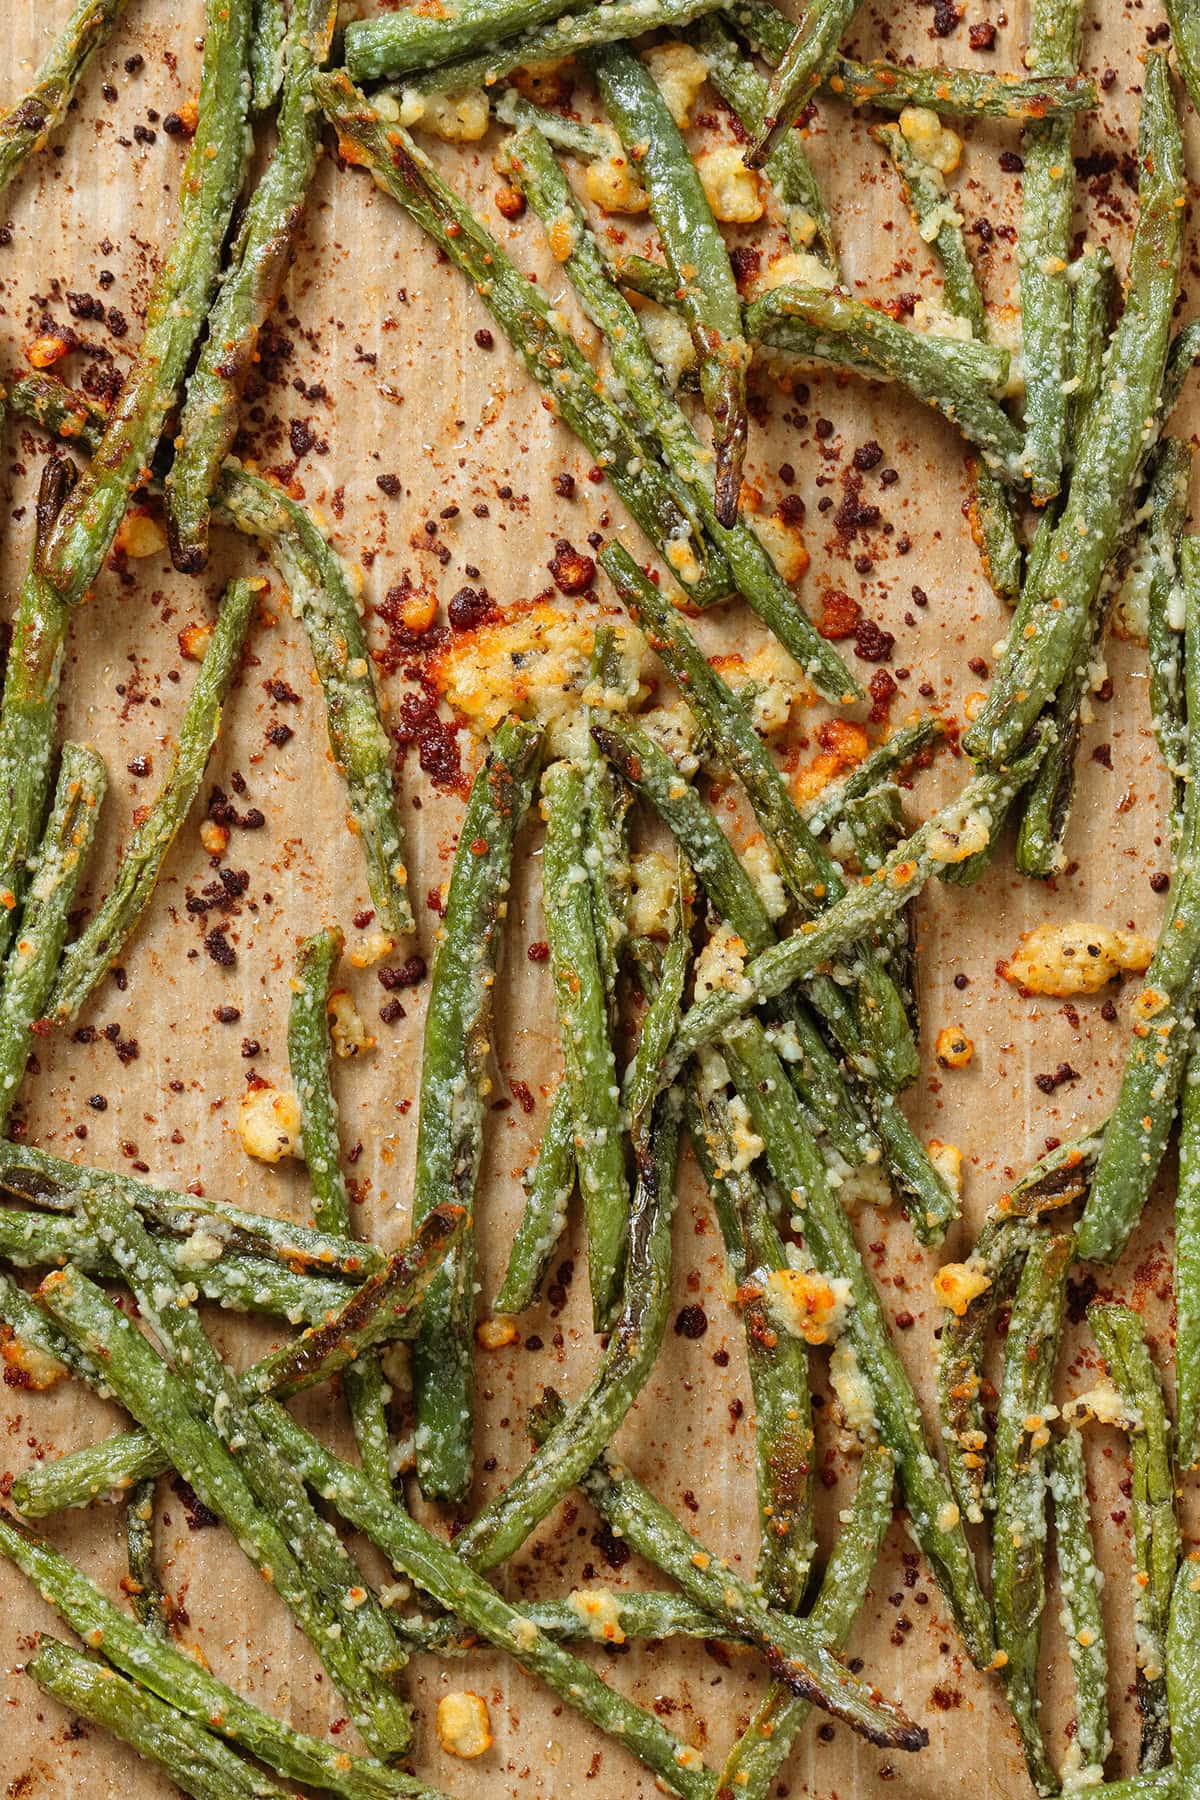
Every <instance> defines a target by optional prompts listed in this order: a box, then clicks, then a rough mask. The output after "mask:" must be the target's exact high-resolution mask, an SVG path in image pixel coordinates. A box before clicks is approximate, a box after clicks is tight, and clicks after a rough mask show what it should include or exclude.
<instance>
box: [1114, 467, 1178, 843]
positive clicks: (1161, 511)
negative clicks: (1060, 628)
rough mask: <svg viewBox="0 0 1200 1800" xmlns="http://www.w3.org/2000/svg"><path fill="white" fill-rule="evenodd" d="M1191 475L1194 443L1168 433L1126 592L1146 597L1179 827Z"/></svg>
mask: <svg viewBox="0 0 1200 1800" xmlns="http://www.w3.org/2000/svg"><path fill="white" fill-rule="evenodd" d="M1191 475H1192V451H1191V446H1190V445H1189V444H1185V443H1184V442H1183V440H1182V439H1181V438H1175V437H1165V438H1163V440H1162V442H1161V443H1160V444H1159V445H1158V448H1157V450H1156V451H1155V454H1154V458H1153V462H1152V470H1151V476H1150V487H1149V491H1148V493H1147V495H1146V499H1145V502H1144V503H1143V506H1142V508H1141V514H1142V515H1144V516H1142V519H1141V529H1140V531H1139V533H1138V537H1137V539H1136V541H1135V544H1134V550H1133V563H1132V565H1131V567H1130V570H1129V573H1128V575H1127V576H1126V586H1125V592H1126V593H1130V594H1131V597H1132V598H1134V599H1135V601H1136V599H1138V598H1142V597H1144V600H1145V614H1146V640H1147V641H1146V663H1147V668H1148V670H1149V676H1150V717H1151V720H1152V722H1153V724H1154V734H1155V736H1156V738H1157V739H1158V748H1159V750H1160V752H1161V754H1162V759H1163V761H1164V762H1165V763H1166V765H1167V771H1168V774H1169V775H1170V777H1171V782H1172V794H1173V808H1172V810H1173V813H1174V818H1175V821H1176V829H1178V824H1179V823H1180V822H1181V821H1182V816H1183V814H1182V802H1183V787H1184V783H1183V777H1184V775H1185V773H1186V768H1187V722H1186V719H1185V717H1184V713H1185V707H1184V658H1183V650H1184V639H1183V631H1182V629H1181V626H1182V625H1183V623H1184V621H1183V620H1181V619H1177V618H1176V617H1175V608H1176V602H1177V600H1178V599H1179V598H1180V587H1179V561H1180V554H1181V548H1182V545H1181V540H1182V537H1183V528H1184V525H1185V523H1186V520H1187V507H1188V488H1189V486H1190V484H1191Z"/></svg>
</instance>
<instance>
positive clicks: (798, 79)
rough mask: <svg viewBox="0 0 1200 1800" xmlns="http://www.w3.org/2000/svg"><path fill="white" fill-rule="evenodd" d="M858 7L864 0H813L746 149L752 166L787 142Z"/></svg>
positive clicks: (781, 62)
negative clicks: (786, 138)
mask: <svg viewBox="0 0 1200 1800" xmlns="http://www.w3.org/2000/svg"><path fill="white" fill-rule="evenodd" d="M858 7H859V0H808V4H807V5H806V7H805V9H804V12H803V14H802V15H801V18H800V20H799V23H798V24H797V25H796V28H795V31H794V32H793V35H792V38H791V41H790V43H789V44H788V46H787V49H786V50H785V51H784V53H783V55H782V56H781V57H780V59H779V66H778V67H777V68H776V70H775V72H774V74H773V75H772V76H771V80H770V84H769V86H768V88H767V97H766V104H765V106H764V108H763V119H762V124H761V125H760V127H759V129H758V131H757V133H756V134H755V136H754V138H753V139H752V140H751V144H750V148H749V150H748V151H747V152H746V162H747V164H748V165H749V167H750V168H752V169H760V168H761V167H762V165H763V164H764V162H765V161H766V160H767V157H768V156H769V155H770V154H771V152H772V150H774V149H776V148H777V146H778V145H779V144H780V143H782V142H783V141H784V137H785V134H786V133H787V132H789V131H790V130H791V128H792V126H793V125H794V124H795V122H796V120H797V119H798V118H799V116H800V114H801V113H802V112H803V111H804V108H805V107H806V106H807V105H808V103H809V101H810V100H811V99H812V97H813V95H814V94H815V93H816V91H817V89H818V87H819V86H820V85H821V81H822V78H823V77H824V76H825V75H827V74H828V72H829V69H830V65H831V64H832V63H833V60H834V58H835V57H836V55H837V48H838V45H839V44H840V43H841V41H842V39H843V38H844V37H845V35H846V33H847V32H848V31H849V29H850V26H851V24H852V22H853V20H854V15H855V13H857V11H858Z"/></svg>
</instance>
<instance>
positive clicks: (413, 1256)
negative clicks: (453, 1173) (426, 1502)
mask: <svg viewBox="0 0 1200 1800" xmlns="http://www.w3.org/2000/svg"><path fill="white" fill-rule="evenodd" d="M465 1225H466V1215H465V1214H464V1212H463V1209H462V1207H461V1206H435V1207H434V1209H433V1211H432V1212H430V1213H427V1214H426V1216H425V1217H424V1218H423V1219H422V1220H421V1223H420V1225H419V1226H418V1227H417V1229H416V1231H415V1232H414V1234H413V1237H412V1240H411V1242H410V1243H409V1244H408V1245H407V1246H406V1247H405V1249H404V1250H401V1251H399V1252H398V1253H397V1254H396V1255H395V1256H391V1257H389V1258H388V1260H387V1263H386V1265H385V1267H384V1268H383V1269H382V1270H380V1272H379V1273H378V1274H376V1275H370V1276H368V1278H367V1280H366V1281H364V1282H363V1284H362V1286H361V1287H360V1288H357V1289H356V1290H355V1291H354V1293H352V1294H351V1295H350V1297H349V1299H348V1300H346V1301H345V1302H344V1303H343V1304H342V1305H341V1306H340V1307H339V1309H338V1311H337V1312H335V1313H332V1314H330V1316H329V1317H328V1318H325V1319H322V1320H320V1321H319V1322H318V1323H316V1324H313V1325H310V1326H309V1328H308V1330H307V1331H305V1332H303V1333H302V1334H301V1335H300V1337H298V1338H295V1339H293V1341H292V1342H291V1343H290V1344H285V1345H284V1346H283V1348H282V1349H280V1350H275V1351H272V1353H271V1354H270V1355H269V1356H267V1357H264V1358H263V1360H262V1361H261V1362H259V1363H256V1364H255V1365H254V1368H253V1370H251V1371H248V1372H247V1374H246V1375H245V1376H243V1378H242V1379H243V1383H244V1385H245V1386H246V1388H247V1389H248V1390H249V1391H250V1392H253V1393H259V1394H296V1393H300V1392H302V1391H303V1389H305V1388H310V1387H316V1386H317V1385H318V1384H319V1383H320V1382H323V1381H329V1380H330V1379H331V1378H332V1377H333V1376H334V1375H342V1376H343V1377H344V1376H345V1375H346V1374H348V1373H349V1372H350V1370H351V1369H352V1368H354V1367H355V1365H356V1362H358V1361H360V1360H362V1359H363V1358H364V1357H365V1355H366V1353H367V1352H368V1351H370V1350H372V1349H373V1348H374V1347H375V1346H376V1345H382V1344H388V1343H392V1342H394V1340H395V1339H396V1338H399V1337H411V1336H412V1335H413V1333H414V1331H415V1330H416V1328H417V1318H416V1316H415V1314H416V1309H417V1308H418V1307H419V1306H420V1304H421V1302H422V1300H423V1299H424V1297H425V1294H426V1292H427V1290H428V1288H429V1286H430V1283H431V1282H433V1281H434V1280H435V1278H436V1276H437V1273H438V1271H439V1269H440V1268H441V1267H442V1266H443V1265H444V1263H445V1262H446V1260H447V1258H448V1257H449V1256H450V1255H451V1254H452V1252H453V1250H454V1248H455V1246H456V1244H457V1242H458V1241H459V1239H460V1238H461V1236H462V1233H463V1230H464V1228H465ZM367 1472H368V1474H370V1470H368V1471H367ZM375 1479H378V1478H377V1477H375V1476H372V1480H375ZM383 1485H384V1486H386V1485H387V1484H386V1482H385V1483H384V1484H383Z"/></svg>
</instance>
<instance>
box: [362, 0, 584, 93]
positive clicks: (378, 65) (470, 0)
mask: <svg viewBox="0 0 1200 1800" xmlns="http://www.w3.org/2000/svg"><path fill="white" fill-rule="evenodd" d="M565 10H566V12H567V13H570V12H572V11H574V10H575V9H574V7H573V6H570V5H568V6H567V7H566V9H565ZM563 11H564V8H563V5H562V0H460V4H459V5H458V6H456V7H455V8H454V10H453V11H452V12H447V13H424V14H423V13H419V12H403V13H381V14H380V15H379V16H378V18H374V19H356V20H354V21H352V23H351V24H349V25H348V26H347V27H346V33H345V45H344V48H345V56H346V71H347V73H348V74H349V76H350V78H351V80H352V81H378V80H379V79H380V78H381V77H383V76H394V75H406V74H408V73H409V71H410V70H416V69H426V68H429V67H430V66H431V65H432V64H438V63H445V62H451V61H453V60H454V59H455V58H458V57H462V56H465V55H467V54H469V53H470V52H471V51H473V50H482V49H485V48H487V46H488V45H491V44H494V43H495V42H496V41H497V40H498V39H503V38H506V37H512V36H514V35H515V34H517V33H518V32H527V31H532V30H534V29H536V28H537V27H538V26H539V25H550V24H553V23H555V22H556V21H557V19H558V18H559V16H560V14H562V12H563Z"/></svg>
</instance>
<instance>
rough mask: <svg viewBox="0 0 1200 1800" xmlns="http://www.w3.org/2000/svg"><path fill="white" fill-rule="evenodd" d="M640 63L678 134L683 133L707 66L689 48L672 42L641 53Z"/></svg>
mask: <svg viewBox="0 0 1200 1800" xmlns="http://www.w3.org/2000/svg"><path fill="white" fill-rule="evenodd" d="M642 61H643V62H644V63H645V65H646V67H647V68H648V69H649V71H650V73H651V75H653V77H654V79H655V81H656V83H657V84H658V87H659V89H660V91H661V93H662V97H663V99H664V100H665V101H666V103H667V107H668V110H669V111H670V114H671V117H672V118H673V119H674V121H675V123H676V124H677V125H678V126H679V128H680V130H681V131H683V130H686V128H687V127H688V126H689V125H690V124H691V122H692V108H693V107H694V106H695V104H696V99H697V96H698V95H699V93H700V89H701V88H702V87H703V86H704V83H705V82H706V81H707V80H708V64H707V63H706V62H705V60H704V58H703V57H702V56H701V55H700V53H699V51H697V50H693V49H692V47H691V45H690V44H681V43H678V42H677V41H676V40H674V39H672V40H671V41H669V42H668V43H665V44H655V45H654V47H653V48H652V49H650V50H646V51H644V52H643V54H642Z"/></svg>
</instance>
